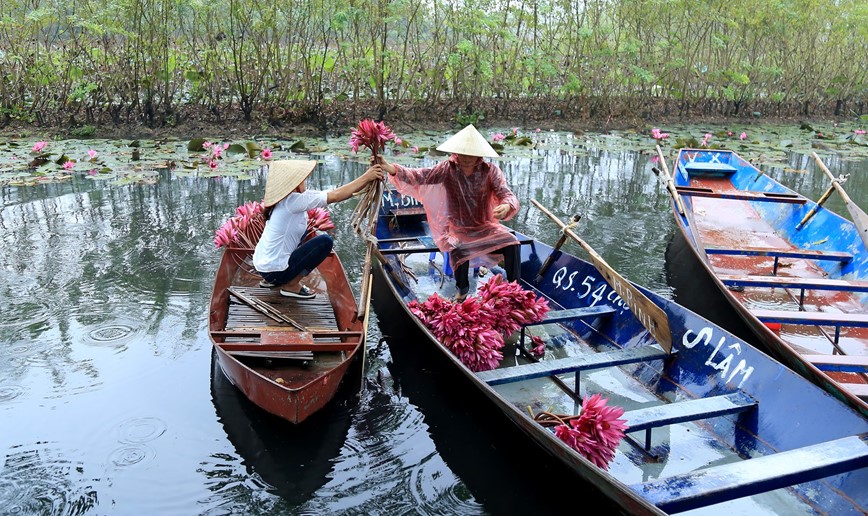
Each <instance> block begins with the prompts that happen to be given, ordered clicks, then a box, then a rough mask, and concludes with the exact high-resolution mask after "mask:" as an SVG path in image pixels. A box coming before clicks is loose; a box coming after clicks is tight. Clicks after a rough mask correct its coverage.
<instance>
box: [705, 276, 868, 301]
mask: <svg viewBox="0 0 868 516" xmlns="http://www.w3.org/2000/svg"><path fill="white" fill-rule="evenodd" d="M717 278H718V279H719V280H720V281H722V282H723V284H724V285H726V286H728V287H771V288H792V289H799V292H800V294H799V306H802V305H804V304H805V303H804V301H805V291H806V290H834V291H839V292H868V281H856V280H844V279H829V278H794V277H787V276H730V275H725V274H721V275H718V276H717Z"/></svg>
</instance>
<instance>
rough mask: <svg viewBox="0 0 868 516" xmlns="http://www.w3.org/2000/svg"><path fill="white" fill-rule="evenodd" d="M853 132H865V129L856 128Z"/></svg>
mask: <svg viewBox="0 0 868 516" xmlns="http://www.w3.org/2000/svg"><path fill="white" fill-rule="evenodd" d="M853 132H854V133H856V134H865V129H856V130H855V131H853Z"/></svg>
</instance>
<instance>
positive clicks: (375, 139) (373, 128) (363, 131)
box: [350, 118, 395, 157]
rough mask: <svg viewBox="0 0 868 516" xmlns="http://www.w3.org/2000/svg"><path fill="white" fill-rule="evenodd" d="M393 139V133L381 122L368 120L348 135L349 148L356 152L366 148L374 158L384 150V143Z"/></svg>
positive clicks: (360, 123) (363, 121)
mask: <svg viewBox="0 0 868 516" xmlns="http://www.w3.org/2000/svg"><path fill="white" fill-rule="evenodd" d="M394 139H395V133H393V132H392V129H390V128H389V126H387V125H386V124H385V123H383V122H374V121H373V120H371V119H370V118H368V119H365V120H362V121H361V122H359V126H358V127H355V128H353V131H352V133H351V134H350V148H351V149H353V152H358V151H359V147H367V148H368V150H370V151H371V154H373V155H374V157H376V156H379V155H380V153H381V152H382V151H383V149H385V148H386V142H388V141H389V140H394Z"/></svg>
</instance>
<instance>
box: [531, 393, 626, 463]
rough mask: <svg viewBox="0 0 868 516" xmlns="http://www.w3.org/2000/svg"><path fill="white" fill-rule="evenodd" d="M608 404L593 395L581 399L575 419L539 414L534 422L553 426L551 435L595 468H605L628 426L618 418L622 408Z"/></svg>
mask: <svg viewBox="0 0 868 516" xmlns="http://www.w3.org/2000/svg"><path fill="white" fill-rule="evenodd" d="M608 401H609V400H608V399H607V398H603V397H602V395H600V394H599V393H597V394H593V395H591V396H585V398H584V400H583V401H582V410H581V412H580V413H579V415H578V416H559V415H556V414H552V413H550V412H540V413H539V414H537V415H536V417H535V418H534V419H535V420H536V421H537V422H538V423H540V424H541V425H543V426H554V433H555V435H556V436H557V437H558V438H559V439H560V440H561V441H563V442H565V443H567V445H568V446H569V447H570V448H572V449H574V450H576V451H577V452H579V453H580V454H581V455H582V456H583V457H585V458H586V459H588V460H590V461H591V462H593V463H594V464H595V465H596V466H597V467H599V468H602V469H609V463H610V462H612V459H613V458H615V450H616V449H617V448H618V444H620V442H621V439H623V438H624V432H625V431H626V430H627V429H628V428H629V427H628V425H627V421H625V420H623V419H620V417H621V416H623V415H624V409H623V408H621V407H610V406H608V405H607V403H608Z"/></svg>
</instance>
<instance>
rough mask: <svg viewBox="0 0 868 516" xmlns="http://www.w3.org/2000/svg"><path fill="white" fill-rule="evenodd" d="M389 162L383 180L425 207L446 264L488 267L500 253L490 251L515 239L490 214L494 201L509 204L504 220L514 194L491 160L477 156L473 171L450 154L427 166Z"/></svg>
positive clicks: (512, 213)
mask: <svg viewBox="0 0 868 516" xmlns="http://www.w3.org/2000/svg"><path fill="white" fill-rule="evenodd" d="M394 166H395V175H390V176H389V180H390V181H391V182H392V184H394V185H395V188H396V189H397V190H398V192H400V193H401V194H404V195H409V196H412V197H413V198H414V199H416V200H417V201H419V202H421V203H422V204H423V206H424V207H425V213H426V214H427V216H428V225H429V226H430V228H431V235H432V237H433V238H434V242H435V243H436V245H437V248H438V249H440V251H442V252H448V253H449V255H450V260H451V263H452V267H456V268H457V267H458V266H459V265H461V264H462V263H464V262H466V261H470V264H471V265H472V266H474V267H477V266H479V265H486V266H491V265H494V264H496V263H497V262H498V261H500V259H501V258H502V256H501V255H500V254H491V253H493V252H494V251H497V250H498V249H501V248H503V247H505V246H508V245H512V244H516V243H518V240H517V239H516V238H515V236H514V235H513V234H512V233H511V232H510V230H509V228H507V227H506V226H504V225H502V224H501V223H500V221H499V220H498V219H496V218H494V214H493V210H494V208H495V206H497V205H498V204H503V203H506V204H508V205H509V208H510V209H509V212H508V213H507V215H506V217H505V218H504V220H509V219H511V218H512V217H513V216H515V214H516V213H517V212H518V207H519V205H518V198H516V196H515V194H513V193H512V190H510V189H509V185H507V183H506V178H505V177H504V175H503V172H502V171H501V170H500V168H499V167H498V166H497V165H494V164H493V163H488V162H486V161H484V160H483V159H482V158H480V159H479V160H478V161H477V162H476V165H475V166H474V169H473V173H471V174H470V175H465V174H464V172H462V171H461V167H460V166H459V165H458V161H457V158H456V156H455V155H452V156H450V158H449V159H447V160H445V161H442V162H440V163H438V164H437V165H435V166H434V167H432V168H405V167H402V166H400V165H394Z"/></svg>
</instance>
